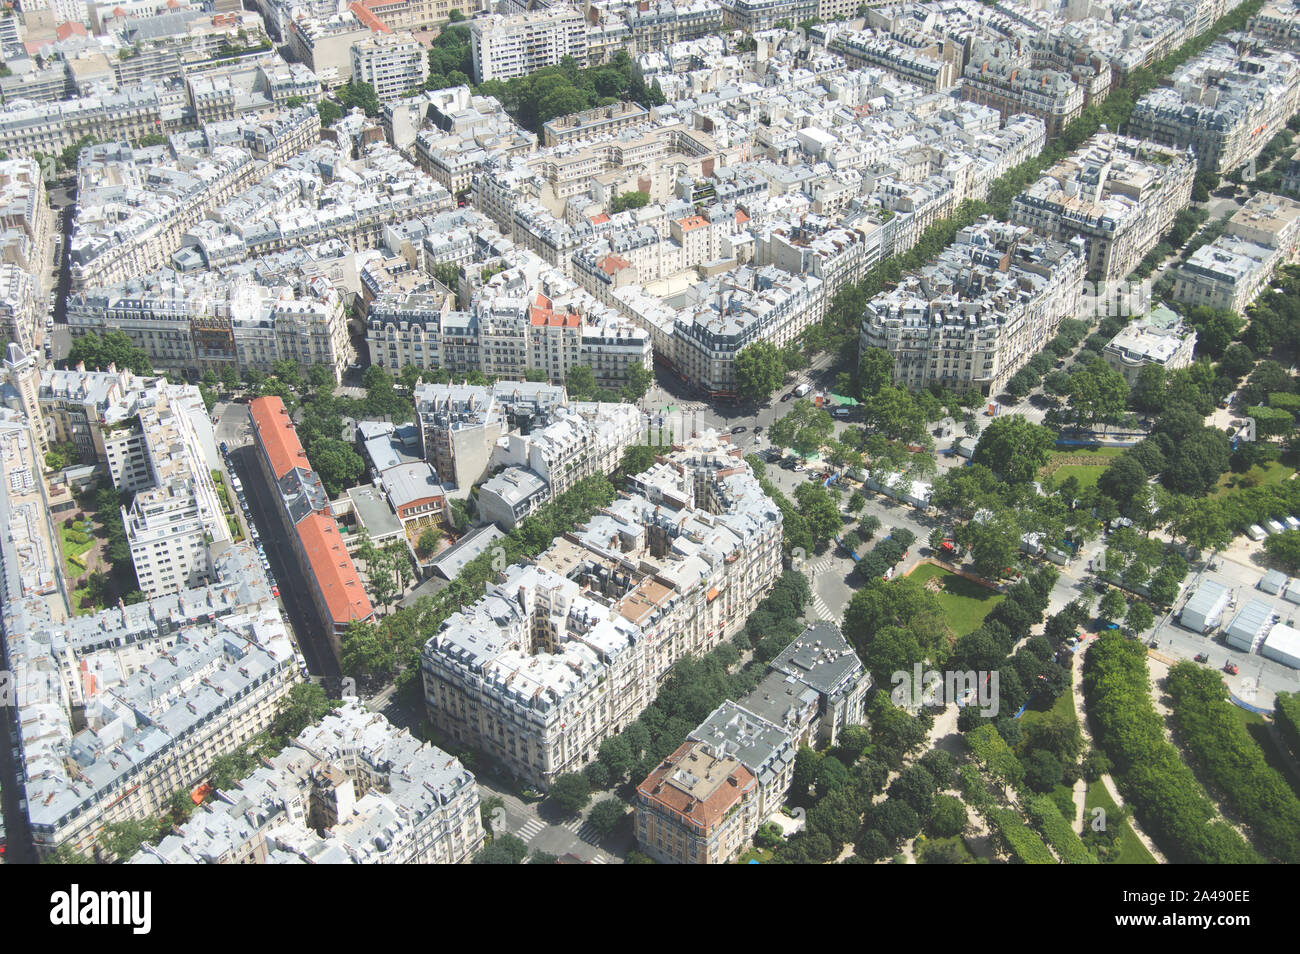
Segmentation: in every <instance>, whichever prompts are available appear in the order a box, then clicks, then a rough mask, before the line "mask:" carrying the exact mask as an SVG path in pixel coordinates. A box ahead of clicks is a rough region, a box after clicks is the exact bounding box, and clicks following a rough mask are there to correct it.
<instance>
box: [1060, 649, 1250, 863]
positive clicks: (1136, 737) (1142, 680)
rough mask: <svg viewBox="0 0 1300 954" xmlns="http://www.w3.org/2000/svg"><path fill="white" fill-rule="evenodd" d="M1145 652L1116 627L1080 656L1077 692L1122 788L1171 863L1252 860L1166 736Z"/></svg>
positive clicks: (1097, 740)
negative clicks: (1081, 664) (1080, 681)
mask: <svg viewBox="0 0 1300 954" xmlns="http://www.w3.org/2000/svg"><path fill="white" fill-rule="evenodd" d="M1146 657H1147V652H1146V648H1145V647H1144V646H1143V645H1142V644H1141V643H1139V642H1136V641H1134V640H1129V639H1125V638H1124V637H1123V636H1122V635H1120V633H1119V632H1118V631H1117V630H1108V631H1106V632H1103V633H1102V634H1101V635H1100V636H1099V637H1097V640H1096V642H1095V643H1094V644H1093V646H1092V648H1091V649H1090V650H1089V651H1088V655H1087V657H1086V659H1085V660H1084V670H1083V691H1084V696H1085V698H1086V699H1087V701H1088V714H1089V715H1090V716H1091V718H1092V721H1093V723H1094V725H1095V726H1096V729H1097V731H1096V732H1095V733H1094V739H1095V741H1096V743H1097V744H1098V746H1100V747H1101V748H1102V749H1103V750H1104V751H1105V752H1106V754H1107V755H1108V756H1109V757H1110V760H1111V762H1112V763H1113V765H1114V767H1115V769H1114V772H1113V773H1112V775H1113V777H1114V778H1115V780H1116V782H1117V783H1118V785H1119V788H1120V792H1121V793H1122V794H1123V796H1124V798H1125V800H1126V801H1127V802H1128V803H1129V805H1131V806H1132V808H1133V811H1134V813H1135V814H1136V816H1137V817H1138V819H1139V821H1140V822H1141V823H1142V827H1143V828H1145V829H1146V830H1147V832H1148V833H1149V834H1150V835H1151V837H1152V838H1153V839H1155V841H1156V843H1157V844H1159V845H1160V848H1161V850H1162V851H1163V852H1164V853H1165V856H1166V857H1167V858H1168V859H1169V860H1170V861H1172V862H1174V863H1184V864H1187V863H1190V864H1258V863H1260V862H1261V861H1262V860H1263V859H1261V858H1260V856H1259V855H1258V854H1257V853H1256V852H1255V851H1254V850H1253V849H1251V848H1250V846H1249V845H1247V844H1246V842H1245V840H1244V839H1243V838H1242V837H1241V835H1239V834H1237V832H1236V831H1234V830H1233V829H1232V828H1230V827H1228V826H1227V825H1226V824H1224V823H1223V822H1222V821H1221V820H1219V819H1218V818H1217V813H1216V812H1215V809H1214V805H1213V804H1211V802H1210V800H1209V798H1208V797H1207V796H1206V794H1205V790H1204V789H1203V788H1201V786H1200V784H1199V783H1198V782H1197V781H1196V777H1195V776H1194V775H1193V774H1192V770H1191V769H1190V768H1189V767H1188V766H1187V765H1186V763H1185V762H1184V761H1183V758H1182V755H1181V753H1179V751H1178V750H1177V749H1176V748H1174V746H1173V745H1172V744H1171V743H1170V742H1169V740H1168V739H1166V738H1165V734H1164V727H1163V724H1162V723H1161V720H1160V716H1159V715H1158V714H1157V713H1156V710H1155V706H1154V705H1153V704H1152V702H1151V694H1150V687H1149V685H1148V682H1147V679H1148V677H1147V662H1146Z"/></svg>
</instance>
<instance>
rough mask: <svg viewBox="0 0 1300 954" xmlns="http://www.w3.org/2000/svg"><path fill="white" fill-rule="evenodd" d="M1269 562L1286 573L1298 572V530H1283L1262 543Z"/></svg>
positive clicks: (1299, 570)
mask: <svg viewBox="0 0 1300 954" xmlns="http://www.w3.org/2000/svg"><path fill="white" fill-rule="evenodd" d="M1264 552H1265V553H1267V554H1268V558H1269V560H1270V561H1271V562H1272V563H1273V564H1274V565H1275V566H1277V567H1278V568H1279V569H1282V570H1284V571H1286V572H1287V573H1296V572H1300V530H1284V531H1282V532H1281V533H1275V534H1273V535H1272V536H1271V537H1269V538H1268V539H1266V540H1265V541H1264Z"/></svg>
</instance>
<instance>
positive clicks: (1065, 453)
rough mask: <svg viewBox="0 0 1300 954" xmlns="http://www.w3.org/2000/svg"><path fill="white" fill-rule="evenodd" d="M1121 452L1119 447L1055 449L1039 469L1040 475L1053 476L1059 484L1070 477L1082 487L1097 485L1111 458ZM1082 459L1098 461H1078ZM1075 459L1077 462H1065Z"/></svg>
mask: <svg viewBox="0 0 1300 954" xmlns="http://www.w3.org/2000/svg"><path fill="white" fill-rule="evenodd" d="M1119 453H1120V448H1118V447H1076V448H1073V449H1071V450H1061V451H1053V452H1052V454H1051V455H1050V456H1049V457H1048V458H1047V463H1046V464H1044V465H1043V466H1042V469H1041V470H1039V472H1038V473H1039V476H1041V477H1051V478H1052V479H1053V480H1054V481H1056V482H1057V483H1058V484H1059V483H1061V482H1062V481H1064V480H1065V479H1066V478H1068V477H1073V478H1074V479H1075V480H1077V481H1078V482H1079V487H1080V488H1081V489H1087V488H1089V487H1095V486H1096V485H1097V478H1098V477H1100V476H1101V475H1102V474H1103V473H1104V472H1105V470H1106V468H1107V467H1109V466H1110V463H1111V460H1112V459H1113V458H1115V457H1117V456H1118V455H1119ZM1080 460H1088V461H1094V460H1095V461H1096V463H1077V461H1080ZM1065 461H1075V463H1065Z"/></svg>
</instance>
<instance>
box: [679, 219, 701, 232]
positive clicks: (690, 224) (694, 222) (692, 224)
mask: <svg viewBox="0 0 1300 954" xmlns="http://www.w3.org/2000/svg"><path fill="white" fill-rule="evenodd" d="M677 224H678V225H680V226H681V227H682V231H683V232H690V231H692V230H693V229H702V228H704V226H706V225H708V224H709V220H708V219H706V218H705V217H704V216H702V215H688V216H686V218H684V219H678V220H677Z"/></svg>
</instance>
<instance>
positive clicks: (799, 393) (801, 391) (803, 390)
mask: <svg viewBox="0 0 1300 954" xmlns="http://www.w3.org/2000/svg"><path fill="white" fill-rule="evenodd" d="M811 390H812V385H811V384H801V385H799V386H798V387H797V388H795V389H794V396H795V397H803V396H804V395H805V394H807V393H808V392H809V391H811Z"/></svg>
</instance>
